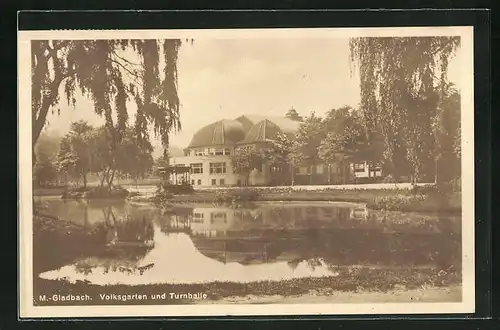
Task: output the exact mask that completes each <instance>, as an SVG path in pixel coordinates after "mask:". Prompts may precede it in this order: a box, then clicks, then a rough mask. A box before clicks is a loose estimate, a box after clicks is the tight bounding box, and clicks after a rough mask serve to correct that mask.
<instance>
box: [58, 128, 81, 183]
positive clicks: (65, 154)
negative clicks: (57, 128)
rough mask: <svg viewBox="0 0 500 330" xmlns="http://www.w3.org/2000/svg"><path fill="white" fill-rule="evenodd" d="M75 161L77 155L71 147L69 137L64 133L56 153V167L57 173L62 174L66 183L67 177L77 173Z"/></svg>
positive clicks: (76, 160)
mask: <svg viewBox="0 0 500 330" xmlns="http://www.w3.org/2000/svg"><path fill="white" fill-rule="evenodd" d="M77 162H78V157H77V155H76V152H75V150H74V149H73V148H72V147H71V141H70V137H69V136H68V135H65V136H64V137H63V138H62V140H61V144H60V147H59V152H58V153H57V160H56V169H57V171H58V172H59V173H61V174H64V176H65V181H66V184H67V183H68V177H71V176H73V175H76V174H77V173H78V171H77Z"/></svg>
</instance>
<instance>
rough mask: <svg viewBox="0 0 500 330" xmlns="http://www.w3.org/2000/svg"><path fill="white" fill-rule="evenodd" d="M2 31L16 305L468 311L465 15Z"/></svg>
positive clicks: (191, 310) (139, 310)
mask: <svg viewBox="0 0 500 330" xmlns="http://www.w3.org/2000/svg"><path fill="white" fill-rule="evenodd" d="M18 42H19V63H18V70H19V110H18V114H19V132H20V133H19V140H18V143H19V164H20V165H19V176H20V184H19V191H20V196H19V198H20V204H19V205H20V209H19V212H20V216H19V235H20V236H19V239H20V272H21V273H20V316H21V317H58V316H71V317H93V316H208V315H210V316H224V315H235V316H237V315H285V314H296V315H305V314H307V315H318V314H323V315H324V314H329V315H335V314H375V313H377V314H386V313H389V314H412V313H427V314H433V313H470V312H473V311H474V260H473V258H474V191H473V189H474V188H473V187H474V168H473V165H474V150H473V143H474V131H473V125H474V120H473V118H474V117H473V116H474V106H473V59H472V54H473V40H472V28H470V27H439V28H438V27H432V28H431V27H429V28H349V29H345V28H343V29H341V28H330V29H241V30H156V31H155V30H148V31H141V30H131V31H125V30H124V31H120V30H113V31H92V30H88V31H77V30H74V31H29V32H26V31H21V32H19V41H18ZM30 117H31V121H30V120H29V119H28V118H30Z"/></svg>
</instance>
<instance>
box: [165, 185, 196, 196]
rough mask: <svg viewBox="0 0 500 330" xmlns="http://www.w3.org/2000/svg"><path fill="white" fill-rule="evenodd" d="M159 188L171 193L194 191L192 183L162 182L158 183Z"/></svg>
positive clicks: (180, 193) (178, 193)
mask: <svg viewBox="0 0 500 330" xmlns="http://www.w3.org/2000/svg"><path fill="white" fill-rule="evenodd" d="M158 189H160V190H161V191H163V192H166V193H170V194H173V195H182V194H192V193H194V188H193V186H191V185H190V184H183V185H175V184H170V183H160V184H159V185H158Z"/></svg>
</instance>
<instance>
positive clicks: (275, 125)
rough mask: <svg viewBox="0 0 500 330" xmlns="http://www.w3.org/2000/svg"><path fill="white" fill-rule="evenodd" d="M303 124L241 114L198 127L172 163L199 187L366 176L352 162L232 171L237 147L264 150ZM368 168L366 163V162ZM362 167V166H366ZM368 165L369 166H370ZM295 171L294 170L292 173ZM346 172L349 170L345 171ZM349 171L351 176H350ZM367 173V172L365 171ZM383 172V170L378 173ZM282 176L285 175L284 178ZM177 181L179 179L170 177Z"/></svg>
mask: <svg viewBox="0 0 500 330" xmlns="http://www.w3.org/2000/svg"><path fill="white" fill-rule="evenodd" d="M299 126H300V123H299V122H296V121H293V120H291V119H288V118H285V117H273V116H258V115H242V116H240V117H238V118H236V119H222V120H218V121H216V122H214V123H211V124H209V125H206V126H204V127H202V128H201V129H199V130H198V131H197V132H196V133H195V134H194V135H193V138H192V140H191V142H190V144H189V145H188V146H187V147H186V148H185V149H184V155H183V156H178V157H172V158H171V159H170V165H171V166H176V167H182V166H184V167H188V168H190V176H189V181H190V182H189V183H190V184H191V185H193V186H194V187H195V188H196V187H211V186H244V185H249V186H263V185H279V184H286V185H289V184H299V185H319V184H341V183H347V181H348V179H346V174H347V172H350V173H353V174H354V175H355V176H356V177H364V176H367V175H365V172H366V171H367V170H366V171H361V170H360V169H361V167H359V166H358V164H356V166H354V165H351V168H352V169H351V171H349V165H348V166H347V170H346V169H344V170H342V169H341V168H339V167H338V166H336V165H326V164H310V165H304V166H298V167H296V168H292V167H290V172H288V173H284V174H285V175H283V176H284V177H286V180H285V181H284V180H283V178H281V179H279V180H278V178H279V177H280V175H279V174H280V173H276V169H273V168H271V167H270V166H268V164H266V163H263V164H262V165H261V166H259V168H255V169H253V170H252V171H251V172H250V173H247V174H245V175H243V174H237V173H235V171H234V170H233V164H232V157H233V156H234V154H235V151H236V150H237V148H254V149H265V148H268V147H269V143H270V142H271V141H272V140H274V139H275V138H276V136H277V135H278V134H285V135H287V136H288V137H290V138H291V139H293V137H294V135H295V132H296V131H297V129H298V128H299ZM363 164H364V165H363V166H365V167H366V165H367V164H365V163H363ZM365 167H363V169H364V168H365ZM367 168H368V167H366V169H367ZM292 171H293V173H292ZM346 171H347V172H346ZM350 173H349V175H350ZM366 173H368V172H366ZM376 174H377V175H381V172H380V171H378V172H376ZM283 176H282V177H283ZM171 180H172V182H173V183H175V184H178V183H179V182H174V181H175V180H177V179H176V178H173V177H172V178H171Z"/></svg>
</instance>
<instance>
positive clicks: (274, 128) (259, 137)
mask: <svg viewBox="0 0 500 330" xmlns="http://www.w3.org/2000/svg"><path fill="white" fill-rule="evenodd" d="M280 132H281V129H280V128H279V127H278V125H276V124H274V123H273V122H272V121H270V120H268V119H264V120H261V121H259V122H258V123H257V124H255V125H253V126H252V128H251V129H250V130H249V131H248V133H247V135H246V136H245V139H243V141H240V142H239V144H248V143H256V142H267V141H270V140H274V139H275V138H276V136H277V135H278V134H279V133H280Z"/></svg>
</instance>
